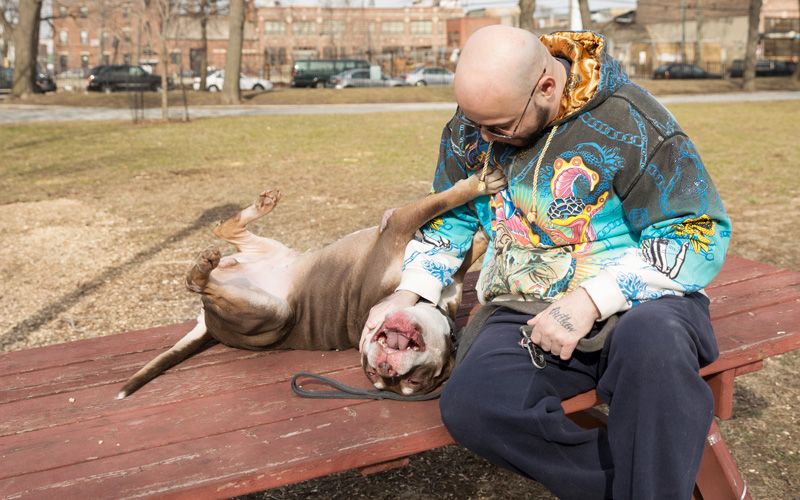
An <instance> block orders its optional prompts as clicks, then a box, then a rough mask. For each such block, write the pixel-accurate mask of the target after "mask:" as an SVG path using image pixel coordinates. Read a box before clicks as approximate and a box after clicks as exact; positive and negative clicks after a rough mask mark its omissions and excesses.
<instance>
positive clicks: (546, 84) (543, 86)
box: [539, 74, 556, 99]
mask: <svg viewBox="0 0 800 500" xmlns="http://www.w3.org/2000/svg"><path fill="white" fill-rule="evenodd" d="M539 90H540V91H541V92H542V94H543V95H544V96H545V97H547V98H548V99H549V98H552V97H553V96H554V95H555V92H556V79H555V77H553V76H552V75H549V74H548V75H544V76H543V77H542V81H541V82H539Z"/></svg>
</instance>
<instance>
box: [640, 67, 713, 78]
mask: <svg viewBox="0 0 800 500" xmlns="http://www.w3.org/2000/svg"><path fill="white" fill-rule="evenodd" d="M653 78H654V79H656V80H677V79H699V78H722V75H719V74H716V73H709V72H708V71H706V70H704V69H703V68H701V67H699V66H695V65H694V64H685V63H672V64H664V65H661V66H659V67H657V68H656V70H655V71H653Z"/></svg>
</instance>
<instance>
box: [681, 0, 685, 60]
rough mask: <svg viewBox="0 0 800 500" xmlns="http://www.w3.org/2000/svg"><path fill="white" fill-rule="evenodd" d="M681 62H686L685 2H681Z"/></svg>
mask: <svg viewBox="0 0 800 500" xmlns="http://www.w3.org/2000/svg"><path fill="white" fill-rule="evenodd" d="M681 62H682V63H685V62H686V0H681Z"/></svg>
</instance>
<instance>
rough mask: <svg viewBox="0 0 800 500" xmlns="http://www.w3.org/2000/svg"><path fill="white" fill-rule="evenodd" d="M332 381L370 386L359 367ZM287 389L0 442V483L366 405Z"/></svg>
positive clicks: (193, 402) (251, 390)
mask: <svg viewBox="0 0 800 500" xmlns="http://www.w3.org/2000/svg"><path fill="white" fill-rule="evenodd" d="M336 378H337V380H341V381H342V382H344V383H347V384H350V385H354V386H360V387H365V386H366V385H367V384H368V381H367V380H366V378H365V377H364V375H363V372H362V370H361V368H360V367H358V368H350V369H348V370H346V371H340V372H336ZM288 386H289V384H288V382H286V381H285V380H280V381H276V382H273V383H270V384H269V385H263V386H256V387H248V388H244V389H243V388H237V389H235V390H230V391H225V392H221V393H215V394H211V395H204V396H203V397H199V398H186V399H183V400H179V401H175V402H172V403H169V404H160V405H151V406H144V407H139V406H134V407H132V408H130V409H127V410H126V411H118V412H115V413H110V414H109V413H104V414H101V415H98V416H97V417H98V418H94V419H92V420H88V421H81V422H70V423H66V424H64V425H59V426H57V427H50V428H42V429H39V430H36V431H30V432H24V433H21V434H15V435H9V436H5V437H3V438H0V456H2V457H3V462H4V466H3V467H2V468H0V479H7V478H10V477H14V476H19V475H24V474H26V473H31V472H38V471H46V470H50V469H55V468H59V467H64V466H69V465H74V464H78V463H82V462H86V461H89V460H92V461H93V460H103V459H107V458H109V457H112V456H114V455H119V454H124V453H131V452H135V451H139V450H147V449H150V448H157V447H160V446H164V445H169V444H171V443H175V442H180V441H192V440H195V439H202V438H204V437H206V436H211V435H215V434H221V433H226V432H233V431H237V430H246V429H248V428H250V427H254V426H264V425H267V424H270V423H275V422H281V421H286V420H291V419H293V418H296V417H299V416H303V415H311V414H314V413H324V412H326V411H330V410H332V409H337V408H341V407H343V406H350V407H355V406H357V405H359V404H363V403H365V402H366V401H355V402H354V401H351V400H342V399H325V400H315V399H309V398H300V397H295V396H294V395H293V394H291V393H287V387H288Z"/></svg>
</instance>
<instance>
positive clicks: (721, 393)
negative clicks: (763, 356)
mask: <svg viewBox="0 0 800 500" xmlns="http://www.w3.org/2000/svg"><path fill="white" fill-rule="evenodd" d="M762 366H763V362H761V361H757V362H755V363H750V364H749V365H744V366H740V367H738V368H734V369H730V370H725V371H724V372H720V373H717V374H715V375H712V376H710V377H708V378H706V383H708V386H709V387H711V392H712V393H713V394H714V414H715V415H716V416H718V417H719V418H720V420H728V419H730V418H731V417H732V416H733V379H734V378H736V377H738V376H739V375H744V374H745V373H752V372H755V371H758V370H760V369H761V367H762Z"/></svg>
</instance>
